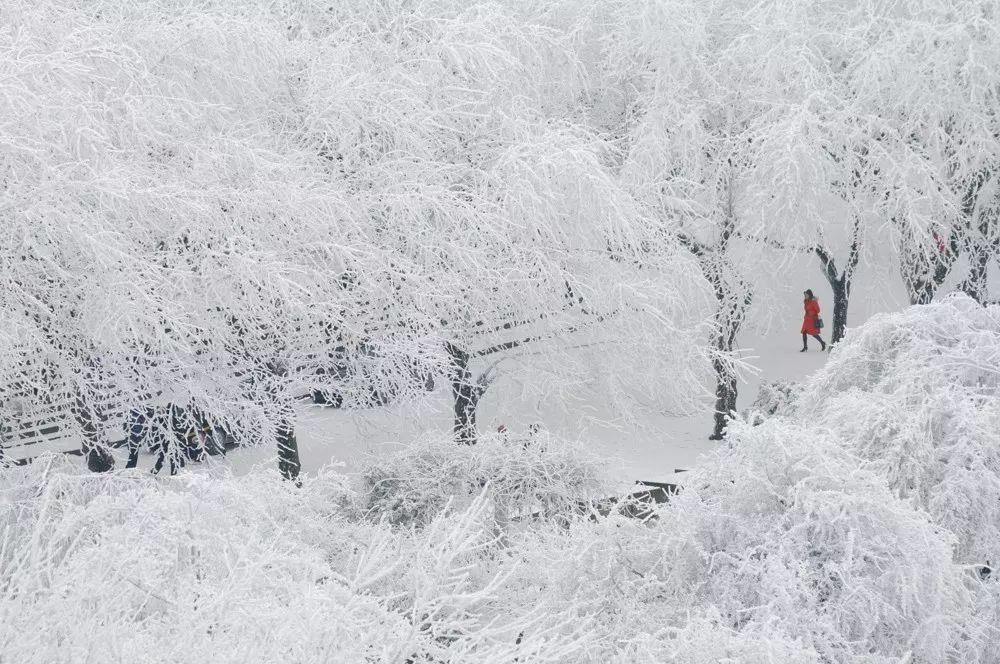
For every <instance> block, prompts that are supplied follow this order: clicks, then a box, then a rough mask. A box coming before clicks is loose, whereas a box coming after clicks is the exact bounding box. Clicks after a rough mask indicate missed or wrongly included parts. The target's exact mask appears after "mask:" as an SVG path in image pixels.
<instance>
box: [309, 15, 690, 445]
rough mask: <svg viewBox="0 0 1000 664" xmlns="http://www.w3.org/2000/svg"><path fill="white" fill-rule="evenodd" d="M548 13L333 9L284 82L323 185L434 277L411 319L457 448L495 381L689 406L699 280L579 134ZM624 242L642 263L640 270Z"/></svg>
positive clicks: (598, 141) (569, 40)
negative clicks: (303, 68)
mask: <svg viewBox="0 0 1000 664" xmlns="http://www.w3.org/2000/svg"><path fill="white" fill-rule="evenodd" d="M546 11H547V10H546V8H544V7H542V6H538V7H535V6H532V5H527V4H522V3H508V4H504V3H492V4H488V5H479V4H477V5H473V6H468V4H467V3H463V2H448V1H440V2H426V3H418V4H416V5H414V6H413V7H412V10H411V11H407V12H403V13H402V14H399V13H393V12H392V11H389V10H386V12H385V13H376V14H369V13H362V14H361V15H359V16H357V17H353V18H351V17H350V16H347V15H346V14H345V16H344V17H343V18H342V20H341V21H340V22H339V23H338V24H336V26H335V27H333V26H331V27H330V28H329V30H330V32H329V34H328V35H324V36H323V37H322V38H321V39H319V40H318V42H319V46H318V48H317V50H316V51H315V54H314V56H313V59H312V60H311V61H310V62H309V64H308V67H307V72H306V74H305V75H304V76H303V77H301V79H300V80H299V81H298V83H297V84H296V85H294V86H293V98H294V100H295V106H294V108H295V111H294V112H295V113H296V114H297V117H296V120H297V121H298V127H300V131H301V135H302V140H303V142H304V143H305V144H306V145H309V146H311V148H312V149H313V150H314V151H315V152H316V153H317V154H320V155H322V156H323V158H324V159H325V160H326V162H327V164H328V177H329V179H330V183H331V186H334V187H337V188H340V189H343V190H345V191H348V192H351V194H352V195H354V196H356V197H357V199H358V201H359V205H361V206H362V208H363V209H364V210H365V213H366V214H367V215H368V216H369V218H370V223H371V226H372V228H371V233H372V235H373V237H374V238H376V240H377V242H378V243H380V244H381V245H382V246H386V247H391V248H392V250H393V251H395V252H397V254H398V255H400V256H401V257H405V259H406V260H409V261H411V262H412V263H413V264H415V265H417V266H419V267H420V269H421V270H423V271H424V272H425V273H426V274H428V275H433V276H428V279H433V282H434V285H435V288H434V289H433V290H431V291H429V292H427V293H426V294H425V295H423V297H422V302H421V309H422V311H423V312H425V313H426V314H428V315H429V316H430V317H432V318H433V319H434V320H435V321H436V328H435V333H436V334H437V335H439V336H440V337H441V338H442V339H443V341H444V342H445V348H446V350H447V352H448V354H449V355H450V358H451V368H450V371H449V375H448V376H447V379H448V381H449V382H450V383H451V386H452V393H453V401H454V411H455V433H456V437H457V438H458V440H460V441H464V442H473V441H474V440H475V438H476V424H475V414H476V410H477V407H478V403H479V400H480V398H481V397H482V395H483V394H484V393H485V391H486V389H487V388H488V387H489V385H490V384H491V383H492V381H493V380H494V379H495V377H496V375H497V374H498V372H501V371H503V372H506V373H507V374H509V375H516V376H521V377H523V378H524V381H525V383H526V384H527V385H528V389H529V390H530V391H531V392H532V393H534V394H535V395H537V396H538V397H539V398H544V397H545V396H547V395H549V394H551V393H552V392H553V391H555V390H560V391H562V394H563V397H565V396H566V392H565V391H566V390H567V389H569V385H570V384H577V385H583V384H584V382H588V383H593V382H594V380H595V377H597V376H601V382H600V383H598V388H599V389H598V390H597V395H598V397H599V399H600V400H602V401H606V402H610V403H612V404H615V405H617V406H618V408H617V409H618V411H619V413H620V414H621V415H622V416H624V417H627V418H632V419H635V416H636V414H635V412H634V411H635V409H636V408H637V407H638V406H637V404H636V402H635V400H634V399H630V398H629V394H641V395H642V400H643V401H644V402H645V403H646V404H650V403H651V404H652V405H653V407H656V408H664V407H666V406H667V405H670V404H672V403H673V402H675V401H680V402H681V403H684V404H690V403H692V401H693V399H694V398H697V397H700V391H699V380H698V373H699V372H698V370H697V367H698V364H699V363H700V362H704V360H703V359H702V357H703V356H704V355H705V352H704V351H703V348H702V347H703V346H704V342H703V341H702V338H703V337H702V335H703V334H704V332H703V319H704V316H703V315H702V313H701V312H700V311H699V310H698V308H697V307H692V306H691V303H692V300H693V299H696V298H697V297H698V292H699V284H698V280H697V279H696V278H693V276H692V274H691V271H690V270H689V269H687V266H688V265H689V263H690V261H689V260H688V259H687V258H686V256H685V255H684V252H683V251H680V250H679V249H678V246H677V243H676V242H675V240H674V239H673V238H671V237H668V236H664V235H662V234H661V233H660V229H659V225H658V223H656V222H655V220H654V219H652V218H651V217H649V215H648V214H646V212H645V211H644V210H643V209H641V208H639V207H637V206H636V205H635V203H634V201H633V199H632V197H631V195H630V193H629V192H628V191H627V190H625V189H623V188H622V187H621V186H620V184H619V183H618V182H617V180H616V178H615V177H614V174H613V172H612V171H611V170H610V169H609V168H608V162H609V161H610V157H609V147H610V146H609V145H608V144H607V142H606V141H605V140H604V139H603V137H601V136H600V135H597V134H595V133H594V132H593V131H592V130H591V129H590V128H588V127H587V126H586V125H585V124H584V123H582V122H580V121H579V115H580V108H581V102H580V96H581V95H583V94H584V93H585V90H586V85H587V80H586V78H585V76H584V73H583V71H582V67H581V64H580V62H579V59H580V55H579V53H578V52H577V45H576V44H575V42H574V39H573V35H572V33H570V32H566V31H560V30H558V29H556V28H555V27H553V26H552V25H550V24H549V22H548V21H547V15H546ZM347 13H349V12H347ZM315 31H316V30H313V32H315ZM306 32H309V31H308V30H307V31H306ZM640 248H643V249H650V248H655V249H656V251H657V259H656V260H655V262H654V261H652V260H649V259H647V258H645V257H644V258H643V261H642V264H638V263H637V261H636V256H637V255H639V254H640V253H641V250H640ZM360 278H361V279H362V280H363V279H365V276H364V274H360ZM411 287H412V286H411ZM665 373H669V374H671V376H672V379H671V380H670V381H664V380H662V376H663V375H664V374H665ZM590 392H591V393H593V392H594V390H593V389H591V390H590ZM651 397H652V399H651Z"/></svg>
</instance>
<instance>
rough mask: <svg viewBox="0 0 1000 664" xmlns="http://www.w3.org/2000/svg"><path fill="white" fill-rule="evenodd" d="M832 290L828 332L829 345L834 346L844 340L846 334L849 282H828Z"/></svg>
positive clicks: (849, 295) (849, 294)
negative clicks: (830, 320)
mask: <svg viewBox="0 0 1000 664" xmlns="http://www.w3.org/2000/svg"><path fill="white" fill-rule="evenodd" d="M830 288H832V289H833V328H832V331H831V332H830V334H831V336H830V343H831V344H835V343H837V342H838V341H840V340H841V339H843V338H844V334H845V333H846V332H847V305H848V303H849V302H850V300H851V282H850V281H847V280H846V279H837V280H835V281H832V282H830Z"/></svg>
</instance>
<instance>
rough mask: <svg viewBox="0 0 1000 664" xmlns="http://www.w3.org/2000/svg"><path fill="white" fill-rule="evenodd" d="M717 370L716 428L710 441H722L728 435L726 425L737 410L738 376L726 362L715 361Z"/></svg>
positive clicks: (714, 364)
mask: <svg viewBox="0 0 1000 664" xmlns="http://www.w3.org/2000/svg"><path fill="white" fill-rule="evenodd" d="M712 366H713V368H714V369H715V377H716V379H715V380H716V383H715V416H714V421H715V426H714V427H713V428H712V434H711V435H710V436H709V437H708V439H709V440H722V439H723V438H724V437H725V435H726V425H727V424H728V422H729V416H730V413H732V412H733V411H735V410H736V397H737V396H738V392H737V388H736V374H734V373H733V371H732V369H731V368H729V367H727V366H726V365H725V363H724V362H722V361H720V360H715V361H714V362H713V363H712Z"/></svg>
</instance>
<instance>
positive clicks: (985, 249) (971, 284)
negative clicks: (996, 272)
mask: <svg viewBox="0 0 1000 664" xmlns="http://www.w3.org/2000/svg"><path fill="white" fill-rule="evenodd" d="M990 253H991V252H990V248H989V246H988V245H987V244H986V243H985V242H981V243H976V244H975V245H973V247H972V248H971V251H970V252H969V263H970V265H969V278H968V279H966V281H965V283H964V284H963V286H962V290H963V291H965V293H966V294H967V295H968V296H969V297H971V298H972V299H974V300H975V301H976V302H978V303H979V304H985V303H986V300H987V297H988V294H989V283H988V281H987V274H988V273H989V264H990Z"/></svg>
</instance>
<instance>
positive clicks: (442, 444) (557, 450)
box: [362, 431, 609, 526]
mask: <svg viewBox="0 0 1000 664" xmlns="http://www.w3.org/2000/svg"><path fill="white" fill-rule="evenodd" d="M362 476H363V479H364V485H365V491H366V493H367V510H368V513H369V514H370V515H372V516H374V517H375V518H386V519H388V520H389V522H390V523H392V524H415V525H423V524H426V523H428V522H429V521H431V520H432V519H434V518H435V517H436V516H437V515H438V514H439V513H440V512H441V511H442V509H443V508H444V506H445V505H447V504H451V503H453V504H454V505H456V506H464V505H465V504H467V503H468V502H469V501H470V500H471V499H472V497H473V496H477V495H479V494H480V493H481V492H483V491H485V492H486V494H487V495H488V496H489V497H490V500H491V501H492V502H493V504H494V507H495V515H496V518H497V521H498V525H500V526H503V525H505V523H506V521H507V519H508V518H511V517H526V516H529V515H532V514H538V515H539V516H545V515H550V516H551V515H556V514H558V515H562V516H565V515H567V514H569V513H571V512H573V511H574V510H576V509H577V508H578V506H579V504H580V503H581V502H583V501H589V500H591V499H593V498H595V497H598V496H602V495H607V494H608V493H609V489H608V484H607V483H606V482H605V481H604V479H603V478H604V473H603V470H602V466H601V462H600V459H598V458H597V457H595V456H593V455H590V454H588V453H587V452H586V450H585V449H584V448H583V447H582V446H580V445H576V444H573V443H570V442H567V441H564V440H560V439H558V438H553V437H552V436H550V435H549V434H548V433H547V432H545V431H538V432H535V433H532V434H529V435H528V436H526V437H509V436H507V435H505V434H495V435H486V436H482V437H481V438H480V442H479V443H478V444H476V445H456V444H455V443H454V441H452V440H449V439H435V440H429V441H424V442H421V443H418V444H415V445H411V446H408V447H405V448H403V449H402V450H400V451H398V452H395V453H391V454H384V455H380V456H378V457H374V458H372V459H370V460H369V462H368V463H367V464H366V466H365V467H364V468H363V469H362Z"/></svg>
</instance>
